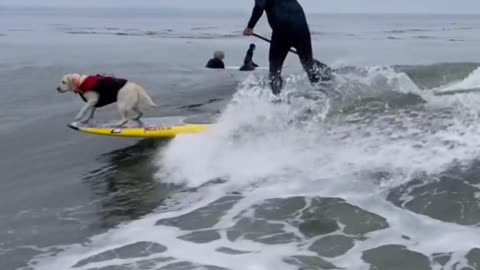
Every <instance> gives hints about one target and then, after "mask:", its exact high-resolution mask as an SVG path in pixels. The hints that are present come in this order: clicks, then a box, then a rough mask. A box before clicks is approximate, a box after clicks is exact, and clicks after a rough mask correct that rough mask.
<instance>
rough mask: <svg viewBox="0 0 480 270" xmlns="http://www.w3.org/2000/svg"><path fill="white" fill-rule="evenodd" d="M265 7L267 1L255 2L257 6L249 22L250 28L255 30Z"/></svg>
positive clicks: (258, 0) (259, 0)
mask: <svg viewBox="0 0 480 270" xmlns="http://www.w3.org/2000/svg"><path fill="white" fill-rule="evenodd" d="M265 7H266V0H255V6H254V7H253V11H252V16H251V17H250V20H249V21H248V28H252V29H253V28H254V27H255V25H256V24H257V22H258V20H260V18H261V17H262V15H263V11H264V10H265Z"/></svg>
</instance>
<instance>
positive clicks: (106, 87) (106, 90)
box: [75, 74, 128, 108]
mask: <svg viewBox="0 0 480 270" xmlns="http://www.w3.org/2000/svg"><path fill="white" fill-rule="evenodd" d="M127 82H128V81H127V80H125V79H119V78H115V77H110V76H103V75H98V74H97V75H95V76H88V77H87V78H85V80H84V81H83V82H82V83H81V84H80V85H79V86H78V87H77V88H76V89H75V93H77V94H79V95H80V97H81V98H82V99H83V101H85V102H87V100H86V99H85V97H84V96H83V95H84V94H85V93H87V92H89V91H95V92H97V94H98V102H97V104H95V107H97V108H99V107H103V106H106V105H109V104H112V103H114V102H117V95H118V91H120V89H122V87H124V86H125V84H126V83H127Z"/></svg>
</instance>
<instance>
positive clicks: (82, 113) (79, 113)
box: [75, 103, 92, 122]
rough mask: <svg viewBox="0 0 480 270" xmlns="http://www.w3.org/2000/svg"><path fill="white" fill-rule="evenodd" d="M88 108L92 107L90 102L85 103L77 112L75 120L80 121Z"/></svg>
mask: <svg viewBox="0 0 480 270" xmlns="http://www.w3.org/2000/svg"><path fill="white" fill-rule="evenodd" d="M90 108H92V105H91V104H90V103H87V104H85V106H83V108H82V109H81V110H80V111H79V112H78V114H77V116H76V117H75V121H81V120H82V118H83V115H84V114H85V112H86V111H87V110H89V109H90ZM82 122H84V121H82Z"/></svg>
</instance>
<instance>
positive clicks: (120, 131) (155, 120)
mask: <svg viewBox="0 0 480 270" xmlns="http://www.w3.org/2000/svg"><path fill="white" fill-rule="evenodd" d="M117 122H118V121H117ZM212 125H213V124H211V123H203V121H198V120H197V121H195V120H190V121H189V120H188V119H187V118H185V117H152V118H142V119H141V120H140V121H135V120H130V121H129V122H128V123H127V124H125V125H124V126H122V127H117V126H115V123H113V122H110V123H108V122H107V123H103V124H91V123H90V124H78V123H71V124H68V127H70V128H72V129H74V130H77V131H81V132H83V133H87V134H92V135H100V136H111V137H122V138H144V139H172V138H175V137H176V136H179V135H184V134H197V133H202V132H206V131H207V130H208V129H209V128H210V127H211V126H212Z"/></svg>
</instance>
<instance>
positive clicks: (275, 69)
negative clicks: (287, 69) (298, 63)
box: [269, 32, 290, 95]
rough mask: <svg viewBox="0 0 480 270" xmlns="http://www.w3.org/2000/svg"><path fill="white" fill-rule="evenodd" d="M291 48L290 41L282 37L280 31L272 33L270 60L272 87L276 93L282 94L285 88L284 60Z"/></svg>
mask: <svg viewBox="0 0 480 270" xmlns="http://www.w3.org/2000/svg"><path fill="white" fill-rule="evenodd" d="M289 48H290V44H289V42H287V40H286V39H284V38H282V37H281V35H279V34H278V33H275V32H274V33H273V34H272V43H271V44H270V51H269V61H270V74H269V79H270V87H271V89H272V93H273V94H274V95H278V94H280V92H281V91H282V88H283V80H282V67H283V62H284V61H285V58H286V57H287V54H288V49H289Z"/></svg>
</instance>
